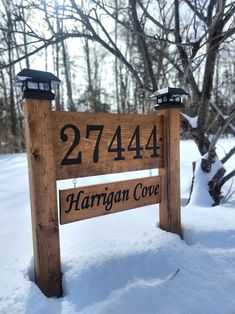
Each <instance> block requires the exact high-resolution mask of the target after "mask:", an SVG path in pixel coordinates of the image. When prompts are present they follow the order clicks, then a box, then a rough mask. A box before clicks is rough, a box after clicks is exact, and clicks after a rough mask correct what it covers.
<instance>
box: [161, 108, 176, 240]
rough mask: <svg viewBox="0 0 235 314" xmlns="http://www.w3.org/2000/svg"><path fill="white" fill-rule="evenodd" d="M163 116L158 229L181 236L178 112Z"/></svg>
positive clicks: (173, 109)
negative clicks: (163, 157)
mask: <svg viewBox="0 0 235 314" xmlns="http://www.w3.org/2000/svg"><path fill="white" fill-rule="evenodd" d="M161 114H163V115H164V121H165V123H164V134H165V135H164V139H165V152H164V156H165V159H164V160H165V167H164V168H163V169H160V170H159V174H160V175H161V177H162V199H161V203H160V227H161V228H162V229H164V230H166V231H170V232H173V233H177V234H179V235H181V216H180V150H179V149H180V146H179V145H180V110H179V109H176V108H172V109H170V108H169V109H166V110H161Z"/></svg>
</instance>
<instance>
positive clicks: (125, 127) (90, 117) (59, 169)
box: [52, 111, 164, 180]
mask: <svg viewBox="0 0 235 314" xmlns="http://www.w3.org/2000/svg"><path fill="white" fill-rule="evenodd" d="M52 116H53V139H54V156H55V161H56V177H57V179H58V180H59V179H69V178H74V177H84V176H91V175H99V174H107V173H118V172H124V171H134V170H141V169H149V168H160V167H163V164H164V163H163V158H164V156H163V150H164V149H163V146H164V138H163V117H162V116H160V115H156V114H154V115H139V114H138V115H136V114H133V115H125V114H110V113H77V112H59V111H56V112H53V113H52ZM71 125H73V126H75V127H76V128H78V129H79V131H80V140H79V144H78V145H75V146H76V147H73V145H74V140H75V138H74V136H75V134H74V129H72V128H71V127H69V126H71ZM88 125H89V126H91V129H92V128H93V127H94V125H96V126H97V125H98V127H100V126H103V130H102V134H101V138H100V142H99V147H98V156H96V157H98V161H96V162H94V160H93V159H94V150H95V146H96V144H97V137H98V135H99V131H98V130H97V131H94V130H90V131H87V126H88ZM65 126H67V127H66V128H65V129H63V128H64V127H65ZM137 126H138V127H139V138H140V143H138V144H139V147H141V151H140V152H139V153H140V155H141V156H142V158H135V155H136V154H137V152H136V151H134V149H135V146H138V145H137V143H136V134H134V132H135V130H136V128H137ZM154 126H156V130H157V135H156V143H155V145H156V146H159V149H158V150H157V154H159V156H158V157H151V155H152V154H153V150H151V149H146V145H147V143H148V140H149V138H150V135H151V132H152V130H153V128H154ZM118 127H120V129H119V131H120V132H121V149H122V152H121V156H122V158H123V159H122V160H115V158H117V153H116V152H108V149H109V148H110V146H111V149H114V150H115V148H117V137H115V132H117V128H118ZM62 130H63V132H62ZM61 133H64V135H63V136H64V140H62V139H61ZM116 135H117V133H116ZM131 139H132V143H131ZM112 140H113V144H112V145H111V142H112ZM128 145H129V146H130V147H131V149H130V150H128ZM151 145H153V143H152V138H151V140H150V142H149V145H148V146H149V147H151ZM71 148H72V150H71V153H69V156H68V158H69V159H76V158H78V157H79V154H80V158H81V163H80V164H70V165H62V164H61V163H62V160H63V159H64V157H65V155H66V154H67V153H68V152H69V150H70V149H71Z"/></svg>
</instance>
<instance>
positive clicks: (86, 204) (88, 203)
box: [81, 196, 90, 209]
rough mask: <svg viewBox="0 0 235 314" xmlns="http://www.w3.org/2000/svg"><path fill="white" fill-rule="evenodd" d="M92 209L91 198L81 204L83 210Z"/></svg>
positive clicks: (85, 199) (86, 198)
mask: <svg viewBox="0 0 235 314" xmlns="http://www.w3.org/2000/svg"><path fill="white" fill-rule="evenodd" d="M89 207H90V202H89V196H86V197H84V199H83V200H82V203H81V209H86V208H89Z"/></svg>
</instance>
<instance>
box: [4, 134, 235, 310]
mask: <svg viewBox="0 0 235 314" xmlns="http://www.w3.org/2000/svg"><path fill="white" fill-rule="evenodd" d="M234 145H235V139H234V138H228V139H223V140H221V141H220V142H219V147H218V153H219V154H220V155H221V156H223V154H224V151H229V148H231V147H233V146H234ZM198 158H199V154H198V152H197V149H196V147H195V145H194V143H193V142H192V141H183V142H182V143H181V196H182V199H186V198H187V196H188V193H189V190H190V184H191V175H192V171H191V169H192V166H191V163H192V161H194V160H196V159H198ZM225 166H226V168H227V171H228V172H229V171H231V170H232V169H233V167H234V157H233V158H231V159H230V160H229V161H228V163H227V164H226V165H225ZM0 174H1V175H0V204H1V205H0V210H1V215H0V225H1V228H0V248H1V259H0V266H1V268H0V269H1V280H0V313H1V314H15V313H17V314H21V313H26V314H41V313H50V314H76V313H82V314H95V313H97V314H123V313H125V314H143V313H145V314H155V313H160V314H164V313H166V314H171V313H174V314H177V313H179V314H188V313H190V314H198V313H200V314H204V313H205V314H208V313H213V314H214V313H218V314H221V313H223V314H233V313H235V298H234V295H235V200H234V199H230V200H229V202H227V203H226V204H222V205H220V206H216V207H209V206H207V205H206V204H207V203H206V202H205V199H204V197H205V195H203V194H202V196H201V199H198V200H196V199H194V201H193V202H191V203H190V205H187V206H185V207H182V226H183V240H182V239H181V238H180V237H179V236H177V235H175V234H171V233H168V232H165V231H163V230H161V229H159V228H158V227H157V225H158V222H159V220H158V205H152V206H147V207H143V208H139V209H134V210H130V211H125V212H121V213H117V214H113V215H107V216H105V217H98V218H93V219H88V220H84V221H80V222H76V223H71V224H67V225H64V226H61V227H60V242H61V261H62V272H63V289H64V296H63V297H62V298H60V299H55V298H51V299H49V298H46V297H45V296H44V295H43V294H42V293H41V291H40V290H39V289H38V287H37V286H36V285H35V283H34V282H33V281H32V280H33V258H32V239H31V221H30V200H29V191H28V177H27V160H26V155H25V154H18V155H5V156H0ZM144 175H147V173H145V174H144ZM130 176H134V174H132V173H131V174H127V175H126V174H125V175H124V174H119V175H116V179H117V180H118V179H119V180H121V179H124V178H125V177H127V178H128V179H129V178H130ZM84 180H85V179H84ZM105 180H108V179H107V178H106V179H105ZM87 182H88V180H87ZM89 182H90V184H91V183H92V184H94V183H95V182H97V178H92V179H91V178H89ZM78 183H79V184H86V182H85V181H83V182H80V181H79V182H78ZM66 184H69V183H68V182H67V183H66ZM70 185H71V186H73V183H72V180H71V182H70ZM198 188H200V186H199V187H198Z"/></svg>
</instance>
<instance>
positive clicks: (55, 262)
mask: <svg viewBox="0 0 235 314" xmlns="http://www.w3.org/2000/svg"><path fill="white" fill-rule="evenodd" d="M24 114H25V131H26V146H27V155H28V164H29V181H30V199H31V216H32V232H33V248H34V264H35V278H36V283H37V285H38V286H39V288H40V289H41V290H42V292H43V293H44V294H45V295H46V296H48V297H55V296H57V297H59V296H61V295H62V278H61V270H60V245H59V228H58V214H57V193H56V173H55V162H54V151H53V130H52V120H51V105H50V101H47V100H35V99H27V100H26V102H25V106H24Z"/></svg>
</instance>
